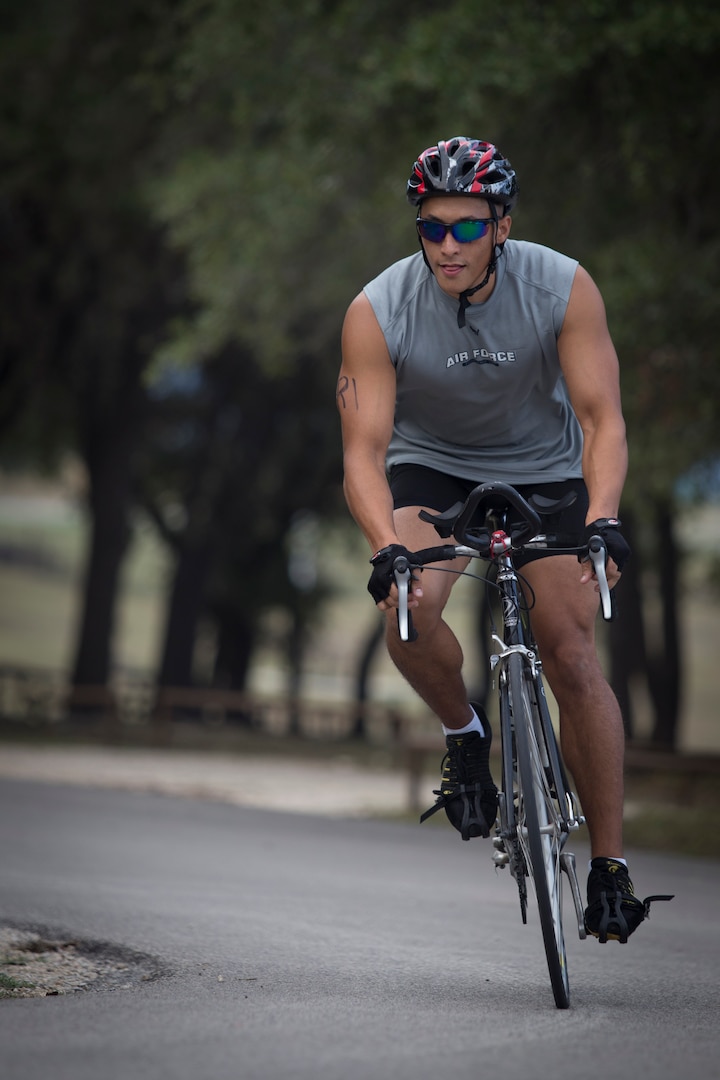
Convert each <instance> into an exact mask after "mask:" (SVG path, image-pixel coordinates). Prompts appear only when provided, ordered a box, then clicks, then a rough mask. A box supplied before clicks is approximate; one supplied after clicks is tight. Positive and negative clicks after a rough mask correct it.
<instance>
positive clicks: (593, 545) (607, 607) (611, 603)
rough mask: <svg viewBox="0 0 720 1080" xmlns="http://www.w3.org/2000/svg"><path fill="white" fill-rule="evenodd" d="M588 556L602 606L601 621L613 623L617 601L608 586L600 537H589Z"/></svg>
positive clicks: (605, 550)
mask: <svg viewBox="0 0 720 1080" xmlns="http://www.w3.org/2000/svg"><path fill="white" fill-rule="evenodd" d="M588 555H589V556H590V561H591V562H592V564H593V569H594V571H595V577H596V578H597V583H598V586H599V588H600V601H601V604H602V613H603V619H604V620H605V622H613V621H614V620H615V619H616V618H617V601H616V599H615V590H614V589H611V588H610V586H609V585H608V579H607V573H606V570H605V564H606V562H607V548H606V546H605V541H604V540H603V538H602V536H597V535H596V536H591V537H590V539H589V540H588Z"/></svg>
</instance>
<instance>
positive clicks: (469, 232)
mask: <svg viewBox="0 0 720 1080" xmlns="http://www.w3.org/2000/svg"><path fill="white" fill-rule="evenodd" d="M494 222H495V219H494V218H468V219H467V220H465V221H456V222H454V223H453V224H452V225H445V224H444V222H442V221H427V220H426V219H425V218H421V217H419V218H416V219H415V224H416V225H417V231H418V233H419V234H420V236H421V237H422V238H423V240H429V241H430V243H431V244H442V242H443V240H444V239H445V237H446V236H447V234H448V233H452V237H453V240H457V242H458V244H470V243H472V241H473V240H480V239H482V237H483V236H484V235H485V233H486V232H487V231H488V229H489V227H490V226H491V225H493V224H494Z"/></svg>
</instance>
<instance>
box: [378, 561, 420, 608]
mask: <svg viewBox="0 0 720 1080" xmlns="http://www.w3.org/2000/svg"><path fill="white" fill-rule="evenodd" d="M398 555H404V556H405V558H406V559H408V560H409V561H410V562H412V552H411V551H408V549H407V548H406V547H403V545H402V544H389V545H388V546H387V547H384V548H381V549H380V551H376V552H375V554H374V555H373V557H372V559H371V560H370V562H371V563H372V568H373V571H372V574H371V575H370V580H369V582H368V592H369V593H370V595H371V596H372V598H373V600H374V601H375V603H376V604H377V606H378V607H379V608H380V610H381V611H387V610H388V609H389V608H395V607H397V603H398V601H397V585H396V583H395V574H394V573H393V563H394V562H395V560H396V559H397V557H398ZM414 580H416V579H415V577H414V576H413V581H414ZM420 596H422V589H420V588H417V589H414V590H413V591H412V592H411V593H410V595H409V597H408V607H417V598H418V597H420Z"/></svg>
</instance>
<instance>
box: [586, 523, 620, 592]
mask: <svg viewBox="0 0 720 1080" xmlns="http://www.w3.org/2000/svg"><path fill="white" fill-rule="evenodd" d="M621 525H622V522H621V521H618V519H617V518H598V519H597V520H596V521H591V522H590V524H589V525H586V526H585V532H584V534H583V538H582V541H581V543H583V544H587V542H588V540H589V539H590V537H591V536H600V537H602V539H603V540H604V542H605V547H606V549H607V554H608V563H607V579H608V585H609V586H610V588H611V589H612V588H613V587H614V586H615V585H617V583H618V581H619V580H620V575H621V573H622V571H623V568H624V566H625V563H626V562H627V561H628V559H629V558H630V554H631V552H630V545H629V544H628V542H627V540H626V539H625V537H624V536H623V534H622V533H621V532H620V526H621ZM582 565H583V572H582V575H581V577H580V583H581V584H582V585H584V584H586V583H587V582H588V581H592V579H593V577H594V576H595V575H594V571H593V568H592V563H591V562H590V560H589V559H586V560H584V561H583V564H582Z"/></svg>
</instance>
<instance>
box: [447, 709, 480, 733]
mask: <svg viewBox="0 0 720 1080" xmlns="http://www.w3.org/2000/svg"><path fill="white" fill-rule="evenodd" d="M470 708H471V709H472V720H471V721H470V723H469V724H466V725H465V727H461V728H449V727H445V725H444V724H442V725H441V727H442V729H443V734H444V735H468V734H469V733H470V732H471V731H479V732H480V734H481V735H487V732H486V731H485V728H484V726H483V722H482V720H481V719H480V717H479V716H478V714H477V713H476V712H475V710H474V709H473V707H472V705H471V706H470Z"/></svg>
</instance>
